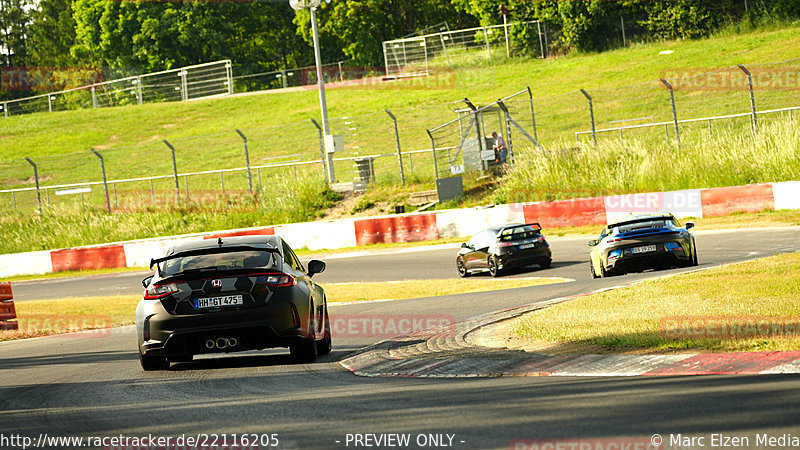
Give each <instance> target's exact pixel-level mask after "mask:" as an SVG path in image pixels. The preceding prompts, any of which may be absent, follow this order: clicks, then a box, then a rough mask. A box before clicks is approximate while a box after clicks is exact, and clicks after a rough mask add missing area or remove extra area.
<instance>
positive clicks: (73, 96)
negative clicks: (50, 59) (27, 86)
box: [0, 60, 233, 117]
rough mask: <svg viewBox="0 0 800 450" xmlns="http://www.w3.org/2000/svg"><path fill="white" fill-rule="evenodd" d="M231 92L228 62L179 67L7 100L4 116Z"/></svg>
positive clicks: (172, 99) (189, 98)
mask: <svg viewBox="0 0 800 450" xmlns="http://www.w3.org/2000/svg"><path fill="white" fill-rule="evenodd" d="M230 93H233V79H232V71H231V61H230V60H222V61H215V62H211V63H206V64H197V65H193V66H187V67H181V68H179V69H173V70H166V71H163V72H155V73H149V74H144V75H138V76H133V77H125V78H120V79H115V80H110V81H104V82H98V83H93V84H89V85H85V86H78V87H74V88H71V89H66V90H61V91H56V92H50V93H47V94H42V95H37V96H33V97H26V98H21V99H17V100H8V101H5V102H3V103H2V105H0V109H2V113H3V115H4V116H5V117H9V116H14V115H19V114H29V113H36V112H53V111H63V110H68V109H82V108H100V107H108V106H122V105H132V104H139V105H141V104H142V103H153V102H169V101H181V100H183V101H187V100H193V99H198V98H205V97H211V96H215V95H222V94H230Z"/></svg>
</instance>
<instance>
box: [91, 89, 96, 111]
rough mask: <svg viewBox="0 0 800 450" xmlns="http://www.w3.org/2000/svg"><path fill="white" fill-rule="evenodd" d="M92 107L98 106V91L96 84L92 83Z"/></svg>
mask: <svg viewBox="0 0 800 450" xmlns="http://www.w3.org/2000/svg"><path fill="white" fill-rule="evenodd" d="M92 108H95V109H96V108H97V92H96V89H95V86H94V85H92Z"/></svg>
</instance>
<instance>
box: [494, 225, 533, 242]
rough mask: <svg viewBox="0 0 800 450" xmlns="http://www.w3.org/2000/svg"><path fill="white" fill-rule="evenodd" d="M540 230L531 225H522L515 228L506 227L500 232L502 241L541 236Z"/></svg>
mask: <svg viewBox="0 0 800 450" xmlns="http://www.w3.org/2000/svg"><path fill="white" fill-rule="evenodd" d="M539 235H540V234H539V231H537V230H536V229H535V228H533V227H532V226H530V225H520V226H518V227H514V228H506V229H505V230H503V231H502V232H500V242H507V241H516V240H518V239H528V238H532V237H535V236H539Z"/></svg>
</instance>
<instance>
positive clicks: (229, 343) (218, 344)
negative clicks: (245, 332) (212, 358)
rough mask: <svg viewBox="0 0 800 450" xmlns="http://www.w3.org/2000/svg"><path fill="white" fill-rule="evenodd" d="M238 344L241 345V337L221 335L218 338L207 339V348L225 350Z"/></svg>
mask: <svg viewBox="0 0 800 450" xmlns="http://www.w3.org/2000/svg"><path fill="white" fill-rule="evenodd" d="M237 345H239V339H237V338H235V337H232V338H224V337H221V338H217V339H216V340H214V339H208V340H207V341H206V348H207V349H208V350H213V349H215V348H216V349H218V350H225V349H226V348H233V347H236V346H237Z"/></svg>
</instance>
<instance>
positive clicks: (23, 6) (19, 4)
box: [0, 0, 31, 67]
mask: <svg viewBox="0 0 800 450" xmlns="http://www.w3.org/2000/svg"><path fill="white" fill-rule="evenodd" d="M30 7H31V5H30V3H29V0H0V65H3V66H7V67H22V66H25V65H26V64H28V33H29V31H28V29H29V27H30V23H31V17H30Z"/></svg>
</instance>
